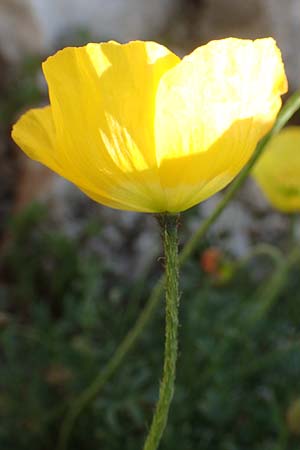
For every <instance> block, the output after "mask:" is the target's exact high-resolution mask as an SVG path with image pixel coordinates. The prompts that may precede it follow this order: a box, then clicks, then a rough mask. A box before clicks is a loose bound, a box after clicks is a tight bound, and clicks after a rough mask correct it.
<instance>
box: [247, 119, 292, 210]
mask: <svg viewBox="0 0 300 450" xmlns="http://www.w3.org/2000/svg"><path fill="white" fill-rule="evenodd" d="M253 177H254V178H255V180H256V181H257V183H258V185H259V186H260V188H261V190H262V191H263V193H264V194H265V196H266V197H267V199H268V200H269V201H270V203H271V204H272V205H273V206H274V207H275V208H277V209H279V210H280V211H283V212H296V211H300V127H299V126H290V127H286V128H284V129H283V130H282V131H281V132H280V133H279V134H278V135H276V136H274V137H273V138H272V140H271V141H270V143H269V145H268V146H267V148H266V149H265V151H264V153H263V155H262V156H261V158H260V159H259V161H258V163H257V164H256V166H255V168H254V170H253Z"/></svg>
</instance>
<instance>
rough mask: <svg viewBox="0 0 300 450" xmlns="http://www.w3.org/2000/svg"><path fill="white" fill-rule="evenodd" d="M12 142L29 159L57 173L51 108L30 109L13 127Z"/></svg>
mask: <svg viewBox="0 0 300 450" xmlns="http://www.w3.org/2000/svg"><path fill="white" fill-rule="evenodd" d="M12 138H13V140H14V141H15V142H16V143H17V144H18V145H19V146H20V147H21V148H22V150H23V151H24V152H25V153H26V154H27V155H28V156H29V158H31V159H35V160H36V161H39V162H41V163H43V164H45V166H47V167H49V168H50V169H52V170H54V171H56V172H59V171H60V167H59V163H58V161H57V160H56V156H55V146H54V140H55V130H54V124H53V120H52V114H51V108H50V107H49V106H47V107H45V108H38V109H31V110H30V111H28V112H27V113H25V114H23V116H22V117H21V118H20V120H19V121H18V122H17V123H16V124H15V125H14V126H13V129H12Z"/></svg>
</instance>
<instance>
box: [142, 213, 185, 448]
mask: <svg viewBox="0 0 300 450" xmlns="http://www.w3.org/2000/svg"><path fill="white" fill-rule="evenodd" d="M159 223H160V226H161V230H162V238H163V243H164V253H165V273H166V283H165V284H166V338H165V358H164V369H163V377H162V381H161V384H160V389H159V399H158V402H157V405H156V409H155V413H154V416H153V420H152V424H151V427H150V431H149V433H148V436H147V439H146V442H145V445H144V450H156V449H157V448H158V446H159V443H160V440H161V437H162V435H163V432H164V429H165V427H166V424H167V420H168V413H169V408H170V404H171V401H172V398H173V393H174V384H175V374H176V360H177V347H178V306H179V289H178V279H179V261H178V239H177V227H178V216H171V215H166V214H164V215H161V216H159Z"/></svg>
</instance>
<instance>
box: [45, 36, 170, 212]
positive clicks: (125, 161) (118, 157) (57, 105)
mask: <svg viewBox="0 0 300 450" xmlns="http://www.w3.org/2000/svg"><path fill="white" fill-rule="evenodd" d="M178 62H179V58H178V57H177V56H175V55H174V54H173V53H171V52H170V51H169V50H167V49H166V48H165V47H163V46H161V45H158V44H156V43H153V42H140V41H135V42H131V43H129V44H126V45H120V44H118V43H115V42H109V43H104V44H88V45H87V46H85V47H79V48H66V49H64V50H62V51H60V52H58V53H57V54H56V55H54V56H53V57H50V58H48V60H47V61H46V62H45V63H44V64H43V70H44V73H45V76H46V79H47V82H48V85H49V95H50V102H51V106H52V109H53V117H54V121H55V127H56V132H57V153H58V158H59V160H60V161H62V164H64V166H65V167H66V169H67V170H68V168H70V170H71V171H72V172H74V173H76V176H77V177H79V178H80V179H81V184H84V182H85V181H86V180H87V179H88V180H89V186H88V189H90V190H95V185H96V186H97V185H99V183H100V184H101V186H102V189H104V190H106V191H107V192H109V193H110V194H111V195H112V197H117V198H118V199H119V200H120V201H121V202H124V203H125V204H127V209H136V208H137V209H140V210H141V209H142V210H144V211H151V210H159V209H160V208H161V207H162V202H163V195H162V190H161V186H160V182H159V177H158V174H157V168H156V156H155V146H154V136H153V122H154V114H155V95H156V90H157V85H158V83H159V80H160V78H161V76H162V74H163V73H164V72H165V71H166V70H168V69H170V68H171V67H173V66H174V65H175V64H177V63H178ZM66 176H67V177H68V173H66Z"/></svg>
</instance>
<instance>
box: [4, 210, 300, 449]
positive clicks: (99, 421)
mask: <svg viewBox="0 0 300 450" xmlns="http://www.w3.org/2000/svg"><path fill="white" fill-rule="evenodd" d="M53 229H54V231H53ZM9 231H10V233H11V239H10V242H9V243H8V245H7V246H6V248H5V251H4V252H2V256H1V261H0V267H1V274H0V277H1V278H0V311H1V314H0V345H1V362H0V389H1V391H0V448H1V449H2V448H3V449H6V448H7V449H14V450H29V449H30V450H41V449H43V450H48V449H49V450H50V449H51V450H53V449H55V445H56V440H57V432H58V428H59V426H60V425H61V417H62V415H63V413H64V407H65V405H66V404H68V402H69V401H70V400H71V399H72V398H74V397H75V396H76V395H78V393H79V392H81V390H82V389H83V388H84V387H85V386H86V385H87V384H88V383H89V382H90V381H91V380H92V379H93V378H94V377H95V376H96V374H97V373H98V371H99V368H100V367H103V365H104V364H105V363H106V361H107V360H108V359H109V357H110V355H111V354H112V353H113V350H114V349H115V347H116V346H117V345H118V343H119V341H120V340H121V339H122V337H123V336H124V335H125V333H126V331H127V330H128V329H129V328H130V326H131V324H132V323H133V322H134V320H135V319H136V317H137V315H138V313H139V310H140V308H141V307H142V305H143V303H144V301H145V300H146V298H147V294H148V293H149V289H150V288H151V285H152V284H153V279H151V278H150V279H148V280H147V281H146V282H144V291H143V293H142V299H141V300H140V301H138V300H137V299H135V300H133V299H132V295H133V293H134V292H136V289H135V288H136V286H135V285H133V284H132V283H130V282H129V281H128V280H126V279H115V275H113V274H112V273H111V272H110V270H109V268H108V267H109V266H108V264H106V262H105V261H99V258H98V256H97V255H95V254H93V252H91V251H89V252H86V251H85V248H86V246H85V243H86V242H88V240H89V239H90V237H91V235H93V232H97V233H100V236H101V230H100V231H99V229H97V228H95V227H93V226H87V228H86V230H84V231H83V232H82V233H81V235H80V236H78V237H77V238H76V239H75V238H73V239H71V238H70V237H67V236H66V235H64V234H62V233H60V232H59V231H55V228H54V227H53V226H51V224H49V221H48V219H47V213H46V211H45V209H44V208H43V207H40V206H38V205H33V206H32V207H31V208H29V209H28V210H27V211H25V212H24V213H23V214H21V215H19V216H18V217H17V218H15V220H14V221H13V223H12V224H11V225H10V226H9ZM254 269H255V264H251V263H248V264H246V265H244V266H243V267H242V268H240V269H239V270H235V271H234V272H233V274H232V275H231V276H230V277H228V279H226V280H225V281H224V282H223V283H216V282H215V280H214V279H213V278H212V277H210V276H209V275H205V274H204V273H203V272H202V271H201V268H200V266H199V261H198V259H197V258H196V257H195V259H194V260H191V261H190V262H189V264H188V266H187V267H185V269H184V270H183V274H182V283H181V287H182V299H181V314H180V315H181V320H180V321H181V329H180V356H179V361H178V376H177V386H176V393H175V397H174V403H173V405H172V408H171V413H170V421H169V424H168V427H167V430H166V434H165V436H164V439H163V443H162V448H163V449H164V450H177V449H178V450H194V449H201V450H298V448H299V445H300V438H299V434H298V435H297V433H295V424H294V420H295V418H294V417H293V427H291V426H289V423H291V419H289V421H287V420H286V416H287V414H289V416H290V415H291V408H292V405H293V404H295V402H296V401H297V399H298V398H299V396H300V377H299V373H300V326H299V317H300V301H299V300H300V294H297V291H298V292H299V289H300V281H299V275H298V268H297V267H296V268H295V270H294V271H291V273H290V275H289V277H288V279H287V280H286V286H285V289H284V292H282V294H281V295H280V297H279V298H278V300H277V302H276V303H275V304H273V306H272V308H271V309H270V310H269V311H268V314H267V315H265V316H264V317H262V318H261V319H260V320H259V322H256V323H254V324H253V323H252V322H251V324H250V325H249V321H248V317H250V316H251V314H250V315H248V314H245V311H249V312H251V309H252V308H254V309H255V308H257V304H255V301H253V293H254V292H255V291H256V288H257V280H256V277H255V270H254ZM266 276H267V275H266ZM136 283H137V286H139V280H137V281H136ZM250 298H251V303H249V300H250ZM261 300H262V299H256V301H257V302H258V301H261ZM163 333H164V313H163V308H161V309H160V311H159V312H158V313H157V314H156V316H155V317H154V319H153V322H152V323H151V324H150V326H149V327H148V328H147V329H146V330H145V332H144V335H143V337H142V338H141V340H140V341H139V343H138V345H137V347H136V348H135V350H134V351H133V352H132V353H131V354H130V356H129V358H128V360H127V361H126V363H125V364H124V365H123V366H121V369H120V371H119V373H118V374H116V376H115V377H114V379H113V380H112V381H111V383H109V385H107V386H106V388H105V390H104V392H103V393H102V395H101V396H100V397H99V398H97V399H96V401H95V402H94V404H93V405H91V406H90V408H89V409H88V410H86V412H85V414H84V415H83V416H81V417H80V419H79V421H78V423H77V425H76V427H75V429H74V433H73V435H72V442H71V446H70V448H72V450H93V449H96V448H103V449H109V450H119V449H121V448H122V450H135V449H136V450H138V449H140V448H141V445H142V442H143V439H144V435H145V431H146V428H147V427H148V426H149V423H150V420H151V415H152V409H153V407H154V405H155V400H156V396H157V393H158V382H157V380H158V379H159V377H160V374H161V368H162V358H163V338H164V336H163ZM299 428H300V424H299Z"/></svg>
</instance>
